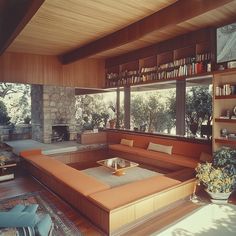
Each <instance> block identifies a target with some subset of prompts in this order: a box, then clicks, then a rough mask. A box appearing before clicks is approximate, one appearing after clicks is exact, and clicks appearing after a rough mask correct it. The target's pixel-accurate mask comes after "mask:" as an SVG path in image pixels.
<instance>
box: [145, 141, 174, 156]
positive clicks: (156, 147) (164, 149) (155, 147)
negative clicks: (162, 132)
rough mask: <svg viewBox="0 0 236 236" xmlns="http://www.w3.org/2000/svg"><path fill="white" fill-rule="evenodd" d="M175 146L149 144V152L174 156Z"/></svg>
mask: <svg viewBox="0 0 236 236" xmlns="http://www.w3.org/2000/svg"><path fill="white" fill-rule="evenodd" d="M172 148H173V146H166V145H161V144H157V143H151V142H150V143H149V145H148V148H147V150H150V151H156V152H163V153H167V154H170V155H171V154H172Z"/></svg>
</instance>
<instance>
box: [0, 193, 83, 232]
mask: <svg viewBox="0 0 236 236" xmlns="http://www.w3.org/2000/svg"><path fill="white" fill-rule="evenodd" d="M17 204H23V205H29V204H38V205H39V207H38V210H37V214H39V216H40V215H41V214H46V213H47V214H49V215H50V216H51V219H52V222H53V224H54V229H53V232H52V235H53V236H67V235H68V236H72V235H76V236H82V235H83V234H82V233H81V232H80V231H79V229H78V228H77V227H76V226H75V225H74V224H73V222H71V221H70V220H69V219H68V218H67V217H66V216H65V215H64V214H63V213H62V212H61V211H59V210H58V209H57V208H56V206H54V205H53V204H52V203H51V202H50V201H49V200H48V199H47V198H46V197H45V196H44V195H43V194H42V192H34V193H27V194H23V195H19V196H16V197H12V198H7V199H4V200H1V201H0V211H8V210H10V209H11V208H12V207H14V206H15V205H17Z"/></svg>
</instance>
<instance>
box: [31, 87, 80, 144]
mask: <svg viewBox="0 0 236 236" xmlns="http://www.w3.org/2000/svg"><path fill="white" fill-rule="evenodd" d="M31 116H32V120H31V123H32V139H34V140H36V141H39V142H43V143H51V142H52V141H63V140H75V139H76V136H77V135H76V121H75V89H74V88H68V87H58V86H46V85H32V86H31ZM55 127H59V128H56V129H57V130H55ZM62 127H63V128H62ZM63 129H64V131H63ZM66 131H67V132H66ZM63 132H64V133H65V134H63V135H62V133H63ZM56 135H59V136H60V138H59V137H58V139H57V138H56ZM62 136H63V137H62Z"/></svg>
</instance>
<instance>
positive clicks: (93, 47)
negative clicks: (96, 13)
mask: <svg viewBox="0 0 236 236" xmlns="http://www.w3.org/2000/svg"><path fill="white" fill-rule="evenodd" d="M231 1H233V0H207V1H206V0H179V1H177V2H175V3H174V4H172V5H170V6H168V7H166V8H164V9H162V10H160V11H158V12H156V13H154V14H152V15H150V16H148V17H145V18H144V19H142V20H140V21H137V22H135V23H133V24H131V25H129V26H127V27H125V28H123V29H121V30H119V31H116V32H114V33H112V34H109V35H107V36H105V37H103V38H100V39H98V40H96V41H93V42H91V43H88V44H86V45H84V46H82V47H80V48H77V49H74V50H72V51H70V52H67V53H65V54H63V55H60V56H59V59H60V60H61V62H62V63H63V64H68V63H71V62H74V61H76V60H80V59H82V58H85V57H88V56H91V55H94V54H96V53H99V52H102V51H106V50H109V49H112V48H115V47H119V46H122V45H124V44H126V43H129V42H132V41H135V40H137V39H139V38H141V37H143V36H145V35H147V34H149V33H151V32H153V31H155V30H159V29H163V28H164V27H167V26H170V25H177V24H179V23H181V22H184V21H186V20H188V19H191V18H193V17H196V16H199V15H201V14H203V13H206V12H208V11H211V10H213V9H216V8H218V7H220V6H222V5H225V4H227V3H229V2H231Z"/></svg>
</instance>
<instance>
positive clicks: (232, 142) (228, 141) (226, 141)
mask: <svg viewBox="0 0 236 236" xmlns="http://www.w3.org/2000/svg"><path fill="white" fill-rule="evenodd" d="M215 142H216V143H221V144H229V145H236V139H229V138H216V139H215Z"/></svg>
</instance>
